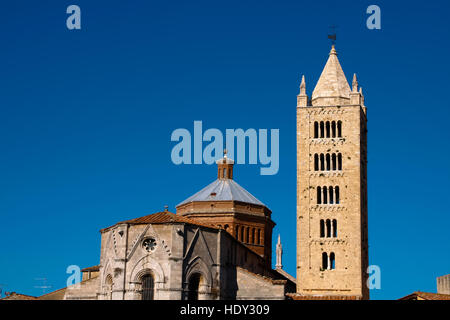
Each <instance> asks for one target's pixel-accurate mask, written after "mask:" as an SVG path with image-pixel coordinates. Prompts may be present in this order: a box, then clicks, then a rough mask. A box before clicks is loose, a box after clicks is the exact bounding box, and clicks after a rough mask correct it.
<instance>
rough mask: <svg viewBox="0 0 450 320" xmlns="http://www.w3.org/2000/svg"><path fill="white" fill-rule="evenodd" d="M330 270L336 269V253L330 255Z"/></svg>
mask: <svg viewBox="0 0 450 320" xmlns="http://www.w3.org/2000/svg"><path fill="white" fill-rule="evenodd" d="M330 269H331V270H334V269H336V261H335V256H334V252H331V253H330Z"/></svg>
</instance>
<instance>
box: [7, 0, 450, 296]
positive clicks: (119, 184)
mask: <svg viewBox="0 0 450 320" xmlns="http://www.w3.org/2000/svg"><path fill="white" fill-rule="evenodd" d="M71 4H77V5H79V6H80V7H81V11H82V29H81V30H79V31H69V30H68V29H67V28H66V25H65V20H66V17H67V14H66V13H65V11H66V8H67V6H68V5H71ZM371 4H377V5H379V6H380V8H381V19H382V22H381V27H382V29H381V30H368V29H367V28H366V19H367V17H368V15H367V14H366V13H365V11H366V8H367V7H368V6H369V5H371ZM449 9H450V5H449V2H448V1H427V2H421V3H420V5H419V3H417V4H416V2H411V1H395V3H394V1H375V2H372V1H371V2H369V1H358V2H357V4H356V3H355V1H339V2H338V1H266V0H259V1H226V2H223V1H211V0H209V1H137V0H134V1H111V0H109V1H84V0H73V1H60V0H58V1H56V0H55V1H45V2H39V3H38V2H33V3H30V4H27V5H25V4H24V3H23V2H13V1H9V2H8V3H6V2H2V4H1V5H0V18H1V19H0V21H1V26H2V28H0V29H1V30H0V36H1V41H2V50H0V58H1V69H0V108H1V109H0V110H1V116H0V147H1V157H0V172H1V179H0V221H1V224H0V226H1V237H2V241H0V284H2V285H3V290H4V291H17V292H21V293H25V294H32V295H39V294H40V293H42V290H41V289H40V288H36V286H39V285H41V284H42V283H41V282H40V281H38V280H36V279H37V278H47V279H48V280H47V282H48V285H51V286H52V289H58V288H61V287H64V286H65V282H66V279H67V274H66V273H65V272H66V268H67V266H69V265H73V264H75V265H79V266H81V267H88V266H92V265H96V264H98V262H99V253H100V242H99V240H100V233H99V230H100V229H101V228H104V227H107V226H109V225H112V224H114V223H115V222H117V221H121V220H124V219H128V218H134V217H138V216H143V215H146V214H150V213H153V212H157V211H161V210H163V208H164V205H166V204H167V205H169V209H170V210H171V211H174V210H175V208H174V207H175V205H176V204H177V203H179V202H181V201H182V200H184V199H185V198H187V197H188V196H190V195H192V194H193V193H195V192H196V191H198V190H199V189H201V188H202V187H204V186H205V185H207V184H208V183H210V182H211V181H213V180H214V179H215V177H216V168H215V166H208V165H180V166H176V165H174V164H173V163H172V162H171V159H170V152H171V149H172V147H173V146H174V143H173V142H171V141H170V135H171V133H172V131H173V130H175V129H177V128H187V129H188V130H190V131H191V132H192V130H193V122H194V120H201V121H203V126H204V128H205V129H206V128H218V129H220V130H222V131H223V132H224V131H225V129H227V128H243V129H248V128H256V129H260V128H263V129H272V128H277V129H280V170H279V172H278V174H277V175H274V176H261V175H260V174H259V169H260V166H259V165H238V166H236V168H235V179H236V181H237V182H238V183H240V184H241V185H242V186H243V187H245V188H246V189H247V190H249V191H250V192H251V193H252V194H253V195H255V196H256V197H257V198H258V199H260V200H262V201H263V202H264V203H266V204H267V205H268V206H269V207H270V209H271V210H272V211H273V219H274V220H275V222H276V223H277V226H276V228H275V230H274V238H273V242H274V244H275V242H276V235H277V234H278V233H281V237H282V242H283V246H284V253H285V254H284V261H283V262H284V265H285V269H286V270H287V271H288V272H290V273H291V274H294V275H295V264H296V262H295V256H296V246H295V234H296V229H295V215H296V212H295V211H296V149H295V148H296V146H295V129H296V128H295V117H296V113H295V112H296V95H297V93H298V85H299V77H300V75H301V74H305V77H306V86H307V92H308V94H311V92H312V90H313V88H314V85H315V83H316V81H317V80H318V77H319V75H320V72H321V71H322V68H323V66H324V64H325V62H326V59H327V55H328V52H329V49H330V43H329V41H328V40H327V34H328V32H329V26H330V25H333V24H334V25H337V26H338V28H337V32H338V41H337V46H336V47H337V50H338V53H339V59H340V62H341V64H342V67H343V69H344V71H345V73H346V75H347V78H348V79H349V80H350V79H351V76H352V75H353V73H354V72H356V73H357V74H358V77H359V82H360V85H361V86H362V87H363V90H364V94H365V97H366V105H367V107H368V119H369V122H368V129H369V136H368V137H369V140H368V142H369V145H368V150H369V152H368V160H369V163H368V181H369V185H368V192H369V244H370V264H375V265H379V266H380V268H381V272H382V279H381V290H372V291H371V297H372V298H373V299H396V298H399V297H402V296H404V295H407V294H409V293H411V292H413V291H416V290H421V291H429V292H435V291H436V279H435V278H436V277H437V276H440V275H444V274H448V273H450V255H449V252H450V243H449V242H450V241H449V233H448V229H449V228H448V226H449V224H450V217H449V208H448V206H447V203H446V201H445V199H446V198H447V197H448V192H449V187H448V183H449V180H450V166H449V165H448V163H449V160H448V159H449V158H450V151H449V148H448V141H449V138H450V134H449V128H448V117H449V115H450V112H449V102H448V101H449V100H448V97H447V96H448V92H450V82H449V81H448V75H449V74H450V65H449V63H448V57H449V55H450V45H449V42H448V35H449V31H450V30H449V29H450V27H449V24H448V20H447V19H448V17H447V16H448V15H447V12H448V11H449Z"/></svg>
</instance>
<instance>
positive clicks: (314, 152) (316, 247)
mask: <svg viewBox="0 0 450 320" xmlns="http://www.w3.org/2000/svg"><path fill="white" fill-rule="evenodd" d="M366 116H367V115H366V107H365V106H364V96H363V94H362V89H361V88H359V87H358V81H357V78H356V75H354V77H353V83H352V88H350V86H349V84H348V82H347V79H346V77H345V74H344V72H343V70H342V67H341V65H340V63H339V60H338V57H337V52H336V50H335V47H334V45H333V46H332V48H331V51H330V54H329V58H328V61H327V63H326V65H325V68H324V69H323V71H322V74H321V76H320V78H319V81H318V82H317V85H316V87H315V89H314V91H313V93H312V96H311V98H309V97H308V95H307V93H306V83H305V78H304V77H303V78H302V82H301V85H300V94H299V95H298V96H297V294H299V295H303V296H311V297H312V296H345V297H347V298H349V297H352V298H356V299H369V289H368V288H367V285H366V280H367V272H366V271H367V267H368V235H367V168H366V164H367V129H366V128H367V127H366V124H367V117H366Z"/></svg>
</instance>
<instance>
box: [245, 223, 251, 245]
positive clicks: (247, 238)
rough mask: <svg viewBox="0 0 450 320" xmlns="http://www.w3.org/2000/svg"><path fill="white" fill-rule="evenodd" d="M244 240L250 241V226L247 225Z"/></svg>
mask: <svg viewBox="0 0 450 320" xmlns="http://www.w3.org/2000/svg"><path fill="white" fill-rule="evenodd" d="M245 242H246V243H250V227H247V229H246V232H245Z"/></svg>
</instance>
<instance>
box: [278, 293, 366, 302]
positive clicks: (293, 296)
mask: <svg viewBox="0 0 450 320" xmlns="http://www.w3.org/2000/svg"><path fill="white" fill-rule="evenodd" d="M286 296H288V297H289V298H291V299H292V300H361V296H345V295H301V294H298V293H287V294H286Z"/></svg>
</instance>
